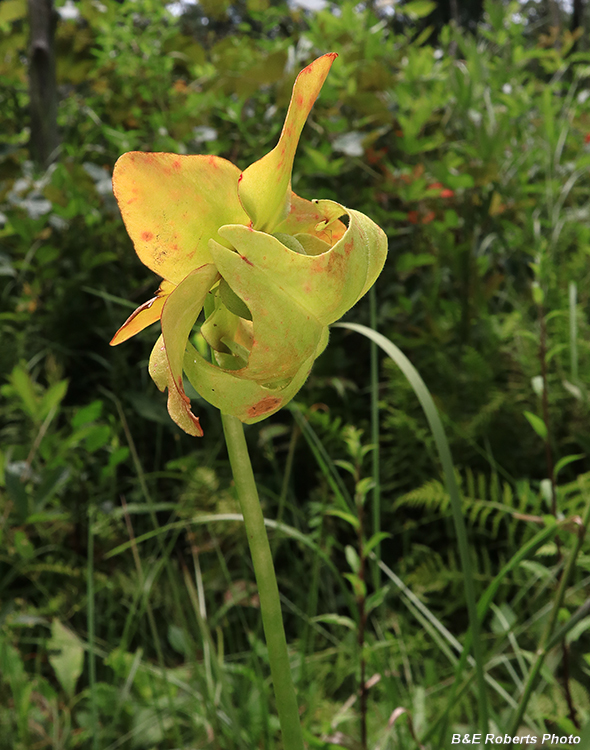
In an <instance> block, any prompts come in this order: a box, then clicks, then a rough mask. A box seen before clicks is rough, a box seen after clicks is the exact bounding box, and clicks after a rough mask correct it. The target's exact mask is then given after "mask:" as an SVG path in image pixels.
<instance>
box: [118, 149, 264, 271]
mask: <svg viewBox="0 0 590 750" xmlns="http://www.w3.org/2000/svg"><path fill="white" fill-rule="evenodd" d="M239 175H240V171H239V169H238V167H236V166H235V165H234V164H232V163H231V162H229V161H226V160H225V159H221V158H220V157H218V156H179V155H177V154H159V153H156V154H152V153H141V152H139V151H131V152H129V153H127V154H123V156H121V158H120V159H119V160H118V161H117V163H116V164H115V169H114V171H113V190H114V193H115V197H116V198H117V201H118V203H119V208H120V210H121V214H122V216H123V221H124V222H125V226H126V228H127V231H128V233H129V236H130V237H131V239H132V240H133V244H134V246H135V251H136V252H137V255H138V256H139V259H140V260H141V262H142V263H144V265H146V266H147V267H148V268H151V270H152V271H154V272H155V273H157V274H158V275H159V276H162V277H164V278H165V279H168V280H169V281H172V282H174V283H175V284H179V283H180V282H181V281H182V279H184V278H185V276H187V275H188V274H189V273H190V272H191V271H194V269H195V268H198V267H199V266H202V265H203V264H204V263H210V262H211V256H210V255H209V248H208V244H207V243H208V242H209V239H210V238H211V237H215V238H216V239H219V238H218V237H217V228H218V227H220V226H222V225H223V224H234V223H236V224H249V222H250V220H249V218H248V216H247V215H246V213H245V212H244V209H243V208H242V205H241V204H240V201H239V198H238V188H237V185H238V178H239Z"/></svg>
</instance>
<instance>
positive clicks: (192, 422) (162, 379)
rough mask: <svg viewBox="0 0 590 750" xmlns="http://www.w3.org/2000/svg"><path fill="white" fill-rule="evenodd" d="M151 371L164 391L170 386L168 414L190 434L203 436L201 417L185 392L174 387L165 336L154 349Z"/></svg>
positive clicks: (159, 339) (160, 338)
mask: <svg viewBox="0 0 590 750" xmlns="http://www.w3.org/2000/svg"><path fill="white" fill-rule="evenodd" d="M149 373H150V375H151V377H152V380H153V381H154V383H155V384H156V385H157V386H158V388H159V389H160V390H161V391H163V390H164V389H165V388H168V414H170V417H171V419H172V420H173V421H174V422H176V424H177V425H178V426H179V427H180V428H181V429H182V430H184V431H185V432H187V433H188V434H189V435H194V436H195V437H203V428H202V427H201V423H200V422H199V418H198V417H195V415H194V414H193V413H192V411H191V409H190V403H188V398H187V396H186V394H185V393H184V390H183V392H182V393H179V391H178V390H177V389H176V388H175V387H174V380H173V378H172V373H171V372H170V366H169V364H168V356H167V354H166V345H165V344H164V338H163V337H162V336H160V337H159V338H158V340H157V341H156V345H155V346H154V348H153V349H152V353H151V355H150V363H149Z"/></svg>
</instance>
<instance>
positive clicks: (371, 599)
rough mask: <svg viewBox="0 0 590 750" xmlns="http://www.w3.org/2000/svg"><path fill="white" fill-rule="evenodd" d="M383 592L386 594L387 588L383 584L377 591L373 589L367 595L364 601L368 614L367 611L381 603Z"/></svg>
mask: <svg viewBox="0 0 590 750" xmlns="http://www.w3.org/2000/svg"><path fill="white" fill-rule="evenodd" d="M385 594H387V588H386V587H385V586H384V587H383V588H381V589H379V591H375V592H374V593H372V594H371V595H370V596H368V597H367V601H366V602H365V612H366V614H369V612H372V611H373V610H374V609H376V608H377V607H380V606H381V605H382V604H383V600H384V599H385Z"/></svg>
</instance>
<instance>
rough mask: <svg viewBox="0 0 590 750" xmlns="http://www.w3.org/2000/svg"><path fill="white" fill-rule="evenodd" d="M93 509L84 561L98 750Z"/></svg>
mask: <svg viewBox="0 0 590 750" xmlns="http://www.w3.org/2000/svg"><path fill="white" fill-rule="evenodd" d="M93 522H94V509H93V507H92V506H90V507H89V509H88V560H87V563H86V596H87V597H88V605H87V618H88V675H89V682H90V727H91V731H92V748H93V750H98V710H97V706H96V659H95V656H94V529H93V528H92V524H93Z"/></svg>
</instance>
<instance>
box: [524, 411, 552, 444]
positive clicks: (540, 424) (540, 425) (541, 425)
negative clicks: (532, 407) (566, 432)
mask: <svg viewBox="0 0 590 750" xmlns="http://www.w3.org/2000/svg"><path fill="white" fill-rule="evenodd" d="M523 414H524V416H525V417H526V418H527V420H528V422H529V424H530V425H531V427H532V428H533V430H534V431H535V432H536V433H537V435H538V436H539V437H540V438H541V439H542V440H547V425H546V424H545V422H544V421H543V420H542V419H541V417H538V416H537V415H536V414H533V413H532V412H530V411H525V412H523Z"/></svg>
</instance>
